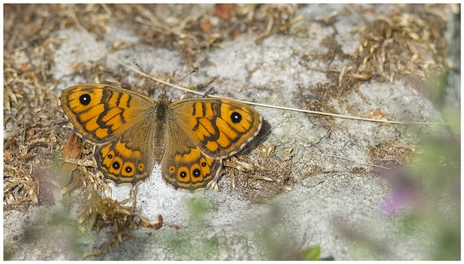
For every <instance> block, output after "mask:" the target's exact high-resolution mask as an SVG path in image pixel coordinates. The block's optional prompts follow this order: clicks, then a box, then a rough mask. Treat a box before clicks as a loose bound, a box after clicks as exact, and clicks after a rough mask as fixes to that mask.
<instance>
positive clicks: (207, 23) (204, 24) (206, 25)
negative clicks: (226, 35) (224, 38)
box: [200, 19, 213, 33]
mask: <svg viewBox="0 0 464 264" xmlns="http://www.w3.org/2000/svg"><path fill="white" fill-rule="evenodd" d="M200 28H201V30H202V31H203V32H204V33H207V32H208V31H210V30H211V28H213V24H211V22H210V21H209V19H204V20H202V21H201V22H200Z"/></svg>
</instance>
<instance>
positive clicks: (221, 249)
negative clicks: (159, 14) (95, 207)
mask: <svg viewBox="0 0 464 264" xmlns="http://www.w3.org/2000/svg"><path fill="white" fill-rule="evenodd" d="M384 7H385V6H379V7H378V8H377V10H378V12H386V10H383V8H384ZM387 7H388V6H387ZM202 8H206V6H203V7H202ZM389 8H390V7H388V8H387V9H389ZM334 10H338V11H339V12H340V15H339V16H338V22H337V23H335V26H336V30H337V32H338V34H337V39H338V41H339V42H340V43H342V47H341V48H342V50H343V51H344V52H345V53H347V54H350V53H353V52H354V50H355V49H356V48H357V45H358V42H357V41H359V40H358V38H357V36H356V35H354V34H352V33H351V30H352V29H353V28H354V27H360V26H362V25H363V24H362V21H361V19H358V17H356V16H355V15H354V14H346V13H344V12H343V10H344V6H343V5H309V6H303V7H301V8H300V9H299V10H298V13H299V14H301V15H303V17H304V19H305V20H307V21H311V20H312V19H315V18H323V17H325V16H327V15H328V14H330V13H331V12H332V11H334ZM111 28H112V31H111V32H110V33H108V34H107V35H105V38H104V39H103V40H101V41H100V43H101V44H103V45H105V46H106V47H109V46H111V45H112V43H113V42H114V41H117V40H126V41H129V42H133V43H134V45H133V46H131V47H130V48H127V49H123V50H120V51H117V52H116V53H114V54H113V55H114V56H116V57H117V58H119V59H120V60H122V61H124V62H125V63H128V64H130V63H131V62H132V61H134V60H135V61H137V62H138V64H139V65H142V67H143V68H144V69H146V70H147V72H148V73H149V74H156V73H161V72H162V73H171V72H179V73H177V76H179V75H182V74H184V73H186V72H188V71H189V68H188V66H187V63H186V61H185V58H184V56H183V55H182V54H180V53H178V52H175V51H170V50H166V49H160V48H157V47H155V46H148V45H145V44H140V43H139V40H138V38H137V36H136V35H134V34H133V33H132V32H130V31H128V30H125V29H123V28H119V27H118V25H117V24H114V25H113V26H112V27H111ZM56 34H62V35H66V36H67V40H66V41H64V42H63V43H62V45H60V47H59V48H58V49H57V50H56V52H55V54H54V55H55V57H56V62H55V63H56V65H55V66H56V67H55V68H54V69H55V72H54V76H55V78H57V79H60V78H62V79H63V82H62V84H61V85H60V86H61V87H60V88H66V87H68V86H70V85H72V84H75V83H79V82H83V81H84V80H80V79H79V77H76V78H74V79H73V80H70V78H69V75H70V74H72V72H73V70H72V67H71V64H70V63H69V62H70V61H72V62H74V63H83V64H85V63H88V62H89V61H96V60H101V59H105V55H104V53H103V52H101V51H99V48H98V47H97V46H96V45H95V44H94V43H92V42H91V41H89V40H88V39H87V37H86V36H85V35H84V34H83V33H82V32H80V31H78V30H77V29H67V30H60V31H57V32H56ZM331 34H333V29H332V28H331V27H323V26H322V25H321V24H318V23H310V24H309V26H308V28H307V36H306V37H296V36H288V35H279V34H273V35H271V36H269V37H268V38H266V39H264V40H263V41H262V42H261V43H260V44H259V45H257V44H255V42H254V40H255V39H256V36H255V35H252V34H243V35H240V36H238V37H237V38H236V39H234V40H231V41H226V42H223V43H222V49H219V48H216V49H212V50H210V51H209V52H207V53H205V55H204V56H205V57H204V58H201V59H200V60H199V61H200V62H201V63H200V64H201V67H200V70H199V72H198V73H197V74H194V75H191V76H189V77H188V78H187V80H184V81H183V82H184V83H200V82H204V81H205V80H207V79H208V78H211V77H214V76H218V79H216V82H215V83H213V84H212V86H214V87H215V90H216V92H217V94H218V95H221V96H226V97H232V98H234V99H239V100H240V99H242V100H248V101H253V102H259V103H265V104H270V105H279V106H286V107H293V108H301V107H302V105H301V104H300V103H299V102H298V100H297V99H296V98H295V95H296V93H300V92H304V89H306V87H309V86H312V85H316V84H317V83H326V82H328V81H329V80H328V79H327V77H326V74H325V73H324V72H323V71H325V70H327V68H326V67H328V66H327V65H319V63H320V62H316V61H309V62H307V64H308V66H310V67H311V68H313V69H321V71H315V70H308V68H307V67H305V66H303V65H302V64H300V63H299V60H300V59H301V57H300V56H296V55H295V54H298V53H304V54H318V53H323V52H327V50H326V47H324V46H321V45H320V42H321V40H322V39H323V38H325V37H326V36H330V35H331ZM106 62H107V67H108V68H109V69H113V70H114V71H117V70H118V67H119V65H118V64H116V63H115V62H114V61H113V60H111V59H110V58H106ZM343 64H344V62H343V61H341V60H339V59H338V58H337V59H335V60H334V61H333V62H332V63H331V64H330V68H331V69H337V70H340V68H341V67H342V66H343ZM140 79H141V78H140V76H132V75H131V76H128V77H127V79H125V80H124V82H127V83H131V82H133V83H134V85H136V84H135V83H136V81H139V80H140ZM244 88H245V89H244ZM359 90H360V92H361V93H362V94H363V95H364V96H365V97H366V101H363V100H362V99H361V98H360V97H359V95H358V94H356V93H354V92H353V93H351V94H349V95H348V96H347V98H344V99H343V100H345V101H346V102H348V104H349V105H350V107H351V108H350V110H351V111H352V112H354V113H359V114H360V115H363V116H367V115H368V114H369V113H370V112H371V111H373V110H374V109H375V108H380V109H381V110H382V112H383V113H385V114H386V115H387V117H388V118H389V119H392V120H404V118H406V119H407V120H414V121H426V120H433V121H441V117H440V114H439V113H438V112H437V110H436V109H435V108H434V105H433V104H432V103H431V102H430V101H428V100H427V99H425V98H423V97H417V96H415V95H414V94H413V93H412V91H411V90H410V89H408V88H407V86H406V84H405V83H404V82H403V81H400V80H396V81H394V82H392V83H378V82H375V81H372V82H369V83H365V84H363V85H361V86H360V87H359ZM169 93H170V98H171V99H173V100H178V99H179V98H180V97H181V96H182V93H180V92H179V91H175V90H174V89H171V90H170V91H169ZM308 93H309V92H308ZM334 107H335V108H336V109H337V110H338V111H339V112H340V113H342V114H347V115H350V112H349V111H347V110H346V109H344V108H343V107H340V105H337V103H336V102H334ZM255 108H256V109H257V110H258V111H259V113H260V114H261V115H262V116H263V118H264V120H265V121H266V122H267V124H268V125H267V130H266V131H264V136H263V137H262V138H261V139H257V141H256V144H255V146H254V147H252V148H251V149H250V150H248V152H247V155H248V157H249V158H250V160H251V161H252V164H253V165H254V166H257V167H261V168H263V167H264V168H265V167H266V166H267V165H266V164H258V163H257V162H253V160H256V159H257V158H258V156H259V155H260V154H259V153H258V150H257V149H256V145H263V146H265V147H273V148H274V150H275V155H276V156H277V157H279V158H282V157H285V155H288V154H289V153H291V167H289V168H288V174H289V175H290V176H289V178H290V179H293V180H294V182H297V183H296V184H287V186H290V187H291V190H289V191H285V192H280V194H278V195H276V196H275V197H272V198H270V199H267V198H266V199H264V200H265V201H266V203H258V202H256V200H253V199H249V198H248V197H249V196H246V195H245V194H244V192H245V191H244V188H243V186H241V184H242V183H236V184H237V185H238V186H239V187H237V188H235V189H234V188H233V187H232V179H231V177H228V176H224V177H222V178H221V180H220V181H219V192H215V191H213V190H206V191H204V192H199V193H194V194H190V193H183V192H177V191H175V190H173V189H171V188H169V187H167V186H166V185H165V184H164V183H163V182H162V180H161V176H160V170H159V166H155V168H154V170H153V173H152V175H151V177H150V178H149V180H147V181H146V182H143V183H142V184H140V185H139V186H138V191H137V207H136V212H137V213H139V214H141V215H144V216H146V217H147V218H149V219H153V220H154V219H156V218H157V216H158V215H159V214H161V215H162V216H163V219H164V225H163V227H162V228H161V229H159V230H153V229H146V228H140V229H137V230H133V231H132V232H131V234H132V235H133V236H134V237H135V238H136V239H130V238H127V237H124V242H123V243H122V244H121V245H120V246H119V247H116V246H113V247H112V250H111V251H110V252H108V253H106V254H103V255H98V256H91V257H89V259H99V260H100V259H102V260H269V259H284V258H287V257H289V256H290V255H292V254H295V253H297V252H300V251H302V250H304V249H306V248H308V247H310V246H314V245H320V246H321V248H322V252H321V257H323V258H327V257H333V258H334V259H335V260H349V259H393V260H416V259H427V258H429V255H428V253H429V249H430V248H431V247H433V245H434V239H433V236H432V234H430V233H429V232H427V231H426V228H425V227H417V228H415V229H414V230H416V231H417V232H415V231H414V232H411V233H408V234H404V233H402V232H401V231H399V229H400V226H401V219H400V218H396V217H389V216H387V215H386V214H385V212H383V211H382V209H381V205H382V203H383V201H384V199H385V198H386V197H387V196H388V194H389V191H390V187H389V184H388V183H387V182H386V181H385V180H384V179H382V178H379V177H378V176H376V175H375V174H373V173H361V174H356V173H353V171H354V169H356V168H364V169H366V170H367V169H369V168H371V167H370V166H368V165H367V164H371V163H372V162H371V161H370V157H369V151H370V149H371V148H372V147H373V146H375V145H377V144H379V143H381V142H388V141H401V142H406V143H408V144H415V143H417V141H418V138H417V136H418V134H420V133H425V132H426V133H443V131H442V128H440V127H418V128H417V130H411V129H408V127H405V126H402V125H382V124H378V123H371V122H363V121H355V120H346V119H334V120H333V122H334V124H335V125H336V126H337V127H338V129H337V130H330V129H328V128H327V127H326V126H323V125H321V124H320V123H319V122H318V121H317V120H315V119H314V118H313V117H312V116H311V115H308V114H304V113H297V112H292V111H285V110H276V109H272V108H268V107H258V106H257V107H255ZM269 128H270V129H269ZM315 167H319V168H321V173H320V174H318V175H314V176H311V177H309V175H313V174H314V173H313V170H314V168H315ZM256 181H260V180H256ZM112 187H113V190H112V195H113V198H115V199H117V200H123V199H125V198H127V197H128V194H129V187H127V186H114V185H112ZM247 191H252V190H247ZM55 195H56V196H57V197H58V196H59V194H55ZM192 202H199V203H201V204H203V205H204V207H205V208H206V209H205V210H204V211H203V212H202V214H201V217H200V220H195V219H193V218H192V216H191V210H192V209H191V207H192V206H191V203H192ZM60 206H61V204H60V203H57V205H56V206H36V207H30V208H29V210H28V211H27V212H25V213H23V212H19V211H14V210H13V211H8V212H5V214H4V254H5V255H6V256H8V257H9V258H11V259H15V260H52V259H53V260H71V259H78V258H80V257H82V255H83V254H84V253H86V252H90V251H94V250H98V249H100V248H101V247H102V245H103V244H104V243H106V241H108V237H109V234H110V233H109V232H110V229H109V228H103V229H102V230H101V231H100V232H99V233H96V232H95V231H91V232H88V233H86V234H85V235H79V234H77V232H76V231H75V228H74V227H73V226H72V225H71V224H64V223H61V224H57V226H56V227H53V224H51V220H50V219H48V218H47V216H46V215H45V214H44V212H55V213H56V214H58V215H64V216H63V217H64V218H65V219H67V217H69V218H70V219H72V218H73V217H72V216H67V215H66V214H67V213H65V212H63V211H61V209H60V208H59V207H60ZM37 223H45V224H44V225H37ZM170 225H178V226H179V229H175V228H172V227H170ZM39 231H40V232H42V233H47V234H48V235H49V237H48V238H46V237H36V236H35V235H34V234H37V233H40V232H39ZM359 234H366V236H368V237H370V238H373V240H370V239H368V238H366V239H365V240H364V242H363V240H362V239H354V238H353V236H354V237H356V235H358V236H357V238H359ZM350 235H352V237H350ZM11 237H16V238H17V240H11V241H10V239H9V238H11ZM7 238H8V239H7ZM50 238H52V239H50ZM363 243H367V244H373V245H374V248H377V249H378V250H377V251H376V250H370V247H365V246H363ZM377 245H380V246H378V247H376V246H377Z"/></svg>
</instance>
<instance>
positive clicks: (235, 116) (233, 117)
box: [230, 112, 242, 124]
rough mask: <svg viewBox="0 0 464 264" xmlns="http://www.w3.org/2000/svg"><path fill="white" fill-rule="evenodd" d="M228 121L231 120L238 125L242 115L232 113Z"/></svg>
mask: <svg viewBox="0 0 464 264" xmlns="http://www.w3.org/2000/svg"><path fill="white" fill-rule="evenodd" d="M230 119H231V120H232V122H233V123H235V124H236V123H239V122H240V121H242V115H241V114H239V113H237V112H233V113H232V114H231V115H230Z"/></svg>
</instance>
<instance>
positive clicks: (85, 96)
mask: <svg viewBox="0 0 464 264" xmlns="http://www.w3.org/2000/svg"><path fill="white" fill-rule="evenodd" d="M79 102H81V104H82V105H88V104H90V94H83V95H81V96H79Z"/></svg>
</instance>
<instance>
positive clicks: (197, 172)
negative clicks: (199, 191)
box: [193, 169, 201, 178]
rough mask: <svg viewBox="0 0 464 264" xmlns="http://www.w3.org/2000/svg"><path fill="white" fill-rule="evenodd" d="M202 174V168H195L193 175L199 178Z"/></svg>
mask: <svg viewBox="0 0 464 264" xmlns="http://www.w3.org/2000/svg"><path fill="white" fill-rule="evenodd" d="M200 176H201V171H200V169H194V170H193V177H195V178H197V177H200Z"/></svg>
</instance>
